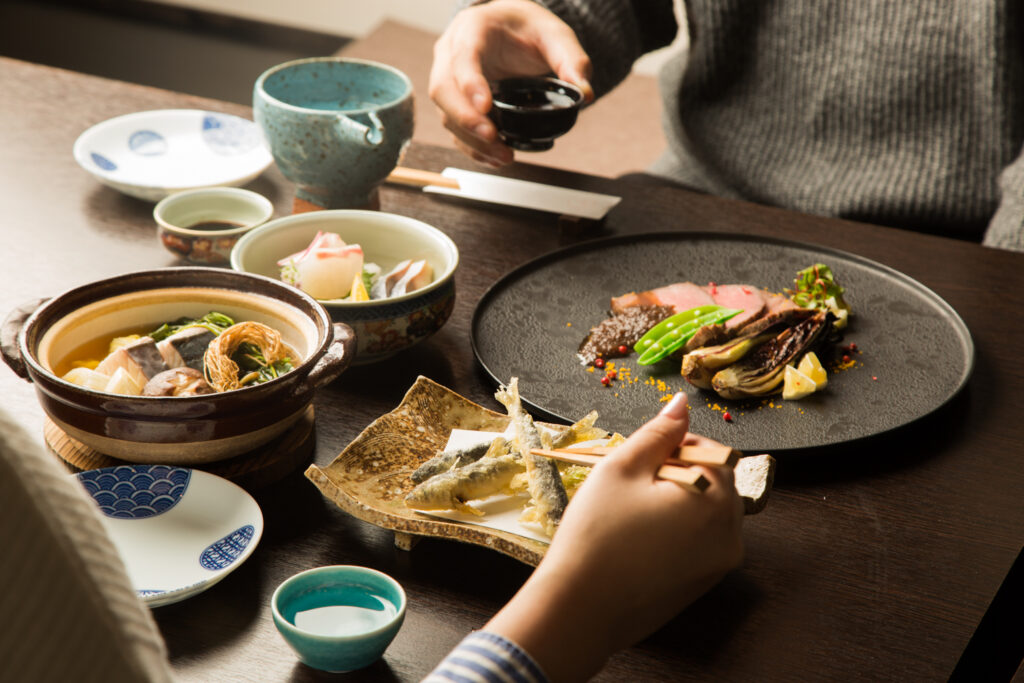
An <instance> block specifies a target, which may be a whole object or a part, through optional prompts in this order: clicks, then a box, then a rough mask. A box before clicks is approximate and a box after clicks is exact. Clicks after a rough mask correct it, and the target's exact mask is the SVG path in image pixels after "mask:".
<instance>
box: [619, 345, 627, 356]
mask: <svg viewBox="0 0 1024 683" xmlns="http://www.w3.org/2000/svg"><path fill="white" fill-rule="evenodd" d="M619 353H621V354H623V355H625V354H627V353H629V347H628V346H626V345H625V344H619Z"/></svg>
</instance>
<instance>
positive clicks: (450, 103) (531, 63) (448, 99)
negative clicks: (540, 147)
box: [429, 0, 593, 166]
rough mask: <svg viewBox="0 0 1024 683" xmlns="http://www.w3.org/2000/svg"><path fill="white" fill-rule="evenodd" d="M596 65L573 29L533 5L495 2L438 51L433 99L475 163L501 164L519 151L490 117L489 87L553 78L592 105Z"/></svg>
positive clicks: (460, 19) (475, 10) (454, 29)
mask: <svg viewBox="0 0 1024 683" xmlns="http://www.w3.org/2000/svg"><path fill="white" fill-rule="evenodd" d="M590 69H591V65H590V59H589V58H588V57H587V55H586V53H585V52H584V51H583V48H582V47H581V46H580V43H579V40H577V38H576V34H574V33H573V31H572V29H571V28H569V26H568V25H567V24H566V23H565V22H563V21H562V20H561V19H559V18H558V17H557V16H555V15H554V14H553V13H551V12H550V11H549V10H547V9H545V8H544V7H541V6H540V5H538V4H536V3H534V2H531V1H530V0H494V1H493V2H488V3H484V4H482V5H477V6H474V7H469V8H466V9H464V10H462V11H461V12H459V13H458V14H456V15H455V18H454V19H453V20H452V23H451V24H450V25H449V26H448V28H447V30H446V31H445V32H444V33H443V34H442V35H441V37H440V38H439V39H438V41H437V43H436V44H435V45H434V64H433V67H432V68H431V71H430V88H429V94H430V99H432V100H433V101H434V104H436V105H437V108H438V110H439V111H440V113H441V121H442V123H444V126H445V128H447V129H448V130H450V131H451V132H452V134H453V135H454V136H455V143H456V146H457V147H458V148H459V149H461V150H462V151H463V152H464V153H466V154H467V155H469V156H470V157H472V158H473V159H475V160H476V161H480V162H484V163H489V164H491V165H494V166H500V165H502V164H507V163H510V162H511V161H512V150H511V149H510V148H509V147H507V146H506V145H504V144H502V143H501V142H500V141H499V140H498V132H497V130H496V129H495V127H494V124H493V123H491V120H490V119H488V118H487V112H488V111H490V109H491V89H490V86H489V85H488V81H496V80H498V79H501V78H508V77H512V76H539V75H543V74H547V73H549V72H554V74H555V75H556V76H557V77H558V78H561V79H562V80H564V81H568V82H570V83H572V84H574V85H576V86H578V87H579V88H581V89H582V90H583V93H584V95H585V97H586V99H587V100H591V99H593V89H592V88H591V86H590V82H589V77H590Z"/></svg>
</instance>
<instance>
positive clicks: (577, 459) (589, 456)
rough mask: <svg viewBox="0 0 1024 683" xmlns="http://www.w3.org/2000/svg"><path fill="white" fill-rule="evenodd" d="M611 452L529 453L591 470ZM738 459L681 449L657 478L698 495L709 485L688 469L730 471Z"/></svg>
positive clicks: (733, 454)
mask: <svg viewBox="0 0 1024 683" xmlns="http://www.w3.org/2000/svg"><path fill="white" fill-rule="evenodd" d="M612 450H614V448H612V447H608V446H593V447H589V448H559V449H555V450H547V449H543V448H535V449H533V450H532V451H531V452H532V453H533V454H534V455H541V456H544V457H545V458H551V459H552V460H561V461H562V462H569V463H572V464H574V465H584V466H587V467H590V466H593V465H596V464H597V463H598V462H600V460H601V458H602V457H603V456H605V455H607V454H608V453H610V452H611V451H612ZM741 455H742V453H740V452H739V451H737V450H735V449H733V448H729V447H728V446H680V447H679V448H677V449H676V451H675V453H674V454H673V455H671V456H670V457H668V458H666V460H665V464H664V465H662V466H661V467H660V468H659V469H658V478H659V479H667V480H668V481H673V482H675V483H677V484H679V485H680V486H682V487H684V488H687V489H690V490H691V491H696V492H698V493H699V492H701V491H704V490H705V489H707V487H708V486H709V485H710V483H711V482H709V481H708V479H707V477H705V476H704V475H703V473H701V472H700V470H696V469H693V468H691V467H689V465H711V466H715V467H728V468H730V469H731V468H733V467H735V466H736V463H737V462H739V459H740V456H741Z"/></svg>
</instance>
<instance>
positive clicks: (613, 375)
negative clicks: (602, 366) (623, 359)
mask: <svg viewBox="0 0 1024 683" xmlns="http://www.w3.org/2000/svg"><path fill="white" fill-rule="evenodd" d="M618 374H619V373H617V372H615V371H614V370H609V371H608V372H606V373H605V375H604V376H605V377H607V378H608V379H615V378H616V377H617V376H618Z"/></svg>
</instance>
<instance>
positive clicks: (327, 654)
mask: <svg viewBox="0 0 1024 683" xmlns="http://www.w3.org/2000/svg"><path fill="white" fill-rule="evenodd" d="M270 603H271V609H272V611H273V615H274V624H275V625H276V626H277V630H278V632H280V634H281V636H282V637H283V638H284V640H285V642H287V643H288V645H289V646H290V647H291V648H292V650H294V651H295V654H296V655H298V657H299V659H300V660H301V661H302V662H303V663H304V664H306V665H307V666H311V667H313V668H314V669H320V670H322V671H330V672H332V673H341V672H345V671H355V670H356V669H362V668H365V667H367V666H369V665H370V664H373V663H374V662H375V661H377V660H378V659H380V658H381V656H382V655H383V654H384V651H385V650H386V649H387V648H388V645H390V644H391V641H392V640H394V638H395V636H396V635H398V630H399V629H400V628H401V627H402V622H403V621H404V619H405V607H406V598H405V591H404V590H403V589H402V586H401V585H400V584H399V583H398V582H397V581H395V580H394V579H392V578H391V577H390V576H388V575H387V574H384V573H382V572H379V571H376V570H375V569H369V568H368V567H358V566H354V565H334V566H327V567H317V568H315V569H309V570H307V571H304V572H300V573H299V574H296V575H295V576H292V577H291V578H289V579H287V580H285V581H284V582H283V583H282V584H281V585H280V586H278V587H277V590H275V591H274V595H273V597H272V598H271V600H270Z"/></svg>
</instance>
